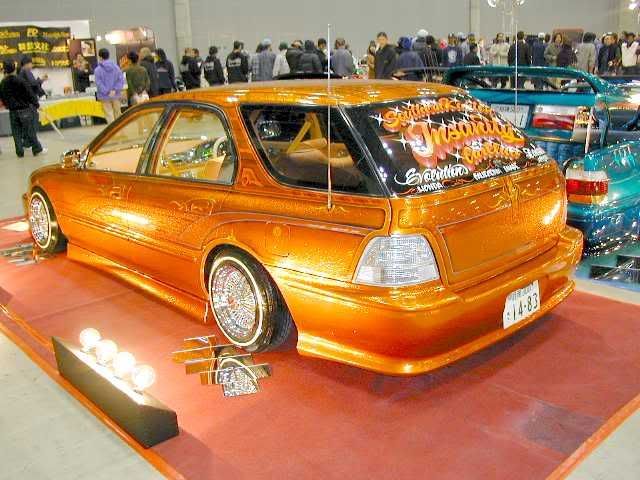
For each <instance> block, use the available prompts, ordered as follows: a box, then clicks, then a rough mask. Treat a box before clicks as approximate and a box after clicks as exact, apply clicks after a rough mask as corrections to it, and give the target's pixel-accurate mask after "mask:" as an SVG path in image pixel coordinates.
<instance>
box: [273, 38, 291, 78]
mask: <svg viewBox="0 0 640 480" xmlns="http://www.w3.org/2000/svg"><path fill="white" fill-rule="evenodd" d="M288 48H289V45H287V42H280V46H279V47H278V50H279V53H278V55H277V56H276V61H275V63H274V64H273V78H277V77H279V76H280V75H286V74H287V73H289V72H290V69H289V63H288V62H287V56H286V55H287V49H288Z"/></svg>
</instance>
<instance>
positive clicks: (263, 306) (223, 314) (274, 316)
mask: <svg viewBox="0 0 640 480" xmlns="http://www.w3.org/2000/svg"><path fill="white" fill-rule="evenodd" d="M243 278H244V280H243ZM238 284H240V285H241V287H242V288H240V290H239V291H241V292H244V293H243V295H245V300H246V299H247V298H249V297H250V296H251V295H252V299H250V300H249V302H250V307H251V305H253V311H254V312H255V313H254V317H253V321H251V310H252V309H251V308H245V309H244V311H245V312H248V313H247V318H248V321H249V322H250V326H246V327H244V326H242V325H241V324H240V322H235V323H234V320H233V312H231V310H233V309H235V311H236V312H237V311H238V310H242V307H237V302H238V299H237V298H236V297H237V294H236V293H235V292H234V291H232V289H233V288H234V285H236V286H237V285H238ZM207 288H208V292H209V304H210V306H211V310H212V311H213V315H214V317H215V319H216V323H217V324H218V327H219V328H220V330H221V331H222V333H223V334H224V336H225V337H226V338H227V339H228V340H229V341H230V342H231V343H232V344H234V345H236V346H238V347H241V348H243V349H245V350H247V351H248V352H263V351H266V350H272V349H275V348H277V347H279V346H280V345H282V344H283V343H284V342H285V341H286V340H287V338H288V337H289V335H290V334H291V330H292V329H293V321H292V319H291V314H290V313H289V310H288V308H287V306H286V304H285V302H284V300H283V299H282V296H281V294H280V292H279V291H278V288H277V286H276V285H275V284H274V282H273V280H272V279H271V277H270V276H269V274H268V273H267V271H266V270H265V269H264V268H263V267H262V266H261V265H260V264H259V263H257V262H256V261H255V260H254V259H253V258H251V257H250V256H249V255H247V254H245V253H243V252H240V251H238V250H235V249H225V250H222V251H220V252H219V253H218V254H217V255H216V257H215V258H214V259H213V262H212V265H211V268H210V271H209V278H208V283H207ZM236 291H238V290H236ZM249 291H250V292H251V293H249ZM236 317H237V316H236ZM239 325H240V326H239Z"/></svg>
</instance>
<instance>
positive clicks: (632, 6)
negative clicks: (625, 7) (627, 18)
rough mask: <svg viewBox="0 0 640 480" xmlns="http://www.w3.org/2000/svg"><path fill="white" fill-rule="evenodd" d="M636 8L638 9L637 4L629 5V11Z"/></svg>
mask: <svg viewBox="0 0 640 480" xmlns="http://www.w3.org/2000/svg"><path fill="white" fill-rule="evenodd" d="M636 8H638V2H631V3H630V4H629V10H635V9H636Z"/></svg>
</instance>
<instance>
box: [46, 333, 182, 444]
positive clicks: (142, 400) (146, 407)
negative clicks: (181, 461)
mask: <svg viewBox="0 0 640 480" xmlns="http://www.w3.org/2000/svg"><path fill="white" fill-rule="evenodd" d="M51 340H52V342H53V349H54V351H55V356H56V362H57V363H58V370H59V371H60V374H61V375H62V376H63V377H64V378H66V379H67V380H68V381H69V382H71V384H73V386H74V387H76V388H77V389H78V390H80V391H81V392H82V393H83V394H84V395H85V396H86V397H87V398H88V399H89V400H91V401H92V402H93V403H95V404H96V405H97V406H98V407H99V408H100V409H101V410H102V411H103V412H104V413H105V414H106V415H107V416H108V417H109V418H111V419H112V420H113V421H114V422H116V423H117V424H118V425H119V426H120V427H122V429H124V430H125V431H126V432H127V433H128V434H129V435H131V436H132V437H133V438H135V439H136V441H138V442H139V443H140V444H141V445H142V446H143V447H145V448H149V447H153V446H154V445H157V444H158V443H160V442H164V441H165V440H168V439H169V438H172V437H175V436H176V435H178V433H179V430H178V418H177V415H176V412H174V411H173V410H171V409H170V408H168V407H166V406H165V405H163V404H162V403H160V402H159V401H158V400H156V399H155V398H153V397H152V396H150V395H149V394H147V393H139V392H136V391H134V390H133V389H132V388H131V387H130V386H129V385H128V384H127V383H126V382H124V381H122V380H120V379H117V378H115V377H113V376H112V375H110V373H109V372H108V371H107V370H106V369H105V368H104V367H102V366H100V365H97V364H95V363H94V362H93V361H91V359H90V357H88V355H87V354H85V353H84V352H83V351H82V350H81V349H80V348H78V347H76V346H74V345H72V344H70V343H69V342H66V341H64V340H61V339H60V338H57V337H52V339H51Z"/></svg>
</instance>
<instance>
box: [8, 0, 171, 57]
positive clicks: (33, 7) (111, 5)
mask: <svg viewBox="0 0 640 480" xmlns="http://www.w3.org/2000/svg"><path fill="white" fill-rule="evenodd" d="M83 18H88V19H90V22H91V35H92V36H94V37H95V36H96V35H101V36H102V37H103V38H104V34H105V33H107V32H109V31H111V30H116V29H126V28H130V27H137V26H145V27H149V28H151V29H152V30H153V31H154V33H155V35H156V43H157V45H158V47H162V48H164V49H165V51H166V52H167V55H168V56H169V58H174V59H175V58H177V55H176V34H175V20H174V9H173V1H172V0H138V1H130V0H47V1H44V0H17V1H9V0H0V19H1V20H2V21H3V22H12V23H17V22H19V23H22V24H27V23H33V22H38V21H49V20H56V21H57V20H60V22H58V23H59V24H60V25H64V21H65V20H78V19H83ZM97 46H98V48H102V47H107V48H110V50H111V53H112V55H115V48H113V47H112V46H111V45H109V44H108V43H107V42H105V41H104V40H103V41H102V42H99V43H98V45H97Z"/></svg>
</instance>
